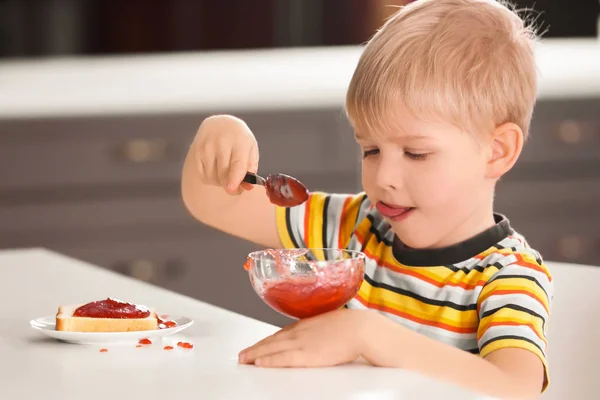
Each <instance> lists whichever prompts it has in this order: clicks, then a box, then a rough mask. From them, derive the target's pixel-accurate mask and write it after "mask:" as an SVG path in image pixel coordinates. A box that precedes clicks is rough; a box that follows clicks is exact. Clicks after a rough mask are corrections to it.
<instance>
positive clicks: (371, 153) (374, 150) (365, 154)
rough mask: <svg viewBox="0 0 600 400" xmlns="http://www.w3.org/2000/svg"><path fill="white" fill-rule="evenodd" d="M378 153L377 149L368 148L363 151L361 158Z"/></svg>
mask: <svg viewBox="0 0 600 400" xmlns="http://www.w3.org/2000/svg"><path fill="white" fill-rule="evenodd" d="M376 154H379V149H369V150H364V151H363V158H367V157H368V156H374V155H376Z"/></svg>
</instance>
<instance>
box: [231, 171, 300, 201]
mask: <svg viewBox="0 0 600 400" xmlns="http://www.w3.org/2000/svg"><path fill="white" fill-rule="evenodd" d="M242 182H246V183H250V184H252V185H261V186H264V187H265V189H266V191H267V196H268V197H269V200H270V201H271V203H273V204H275V205H278V206H281V207H294V206H298V205H300V204H302V203H304V202H305V201H306V200H307V199H308V189H307V188H306V186H304V185H303V184H302V183H301V182H300V181H299V180H298V179H296V178H292V177H291V176H288V175H284V174H269V175H267V177H266V178H263V177H262V176H260V175H257V174H255V173H252V172H247V173H246V176H245V177H244V179H243V180H242Z"/></svg>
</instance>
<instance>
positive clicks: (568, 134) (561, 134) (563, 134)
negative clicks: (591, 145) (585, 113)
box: [558, 120, 583, 144]
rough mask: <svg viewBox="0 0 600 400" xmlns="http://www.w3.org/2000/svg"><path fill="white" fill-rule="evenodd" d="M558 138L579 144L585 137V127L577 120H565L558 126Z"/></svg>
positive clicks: (567, 142) (568, 142)
mask: <svg viewBox="0 0 600 400" xmlns="http://www.w3.org/2000/svg"><path fill="white" fill-rule="evenodd" d="M558 138H559V139H560V140H561V142H563V143H566V144H577V143H580V142H581V140H582V139H583V129H582V127H581V124H580V123H579V122H577V121H572V120H565V121H562V122H561V123H560V125H559V126H558Z"/></svg>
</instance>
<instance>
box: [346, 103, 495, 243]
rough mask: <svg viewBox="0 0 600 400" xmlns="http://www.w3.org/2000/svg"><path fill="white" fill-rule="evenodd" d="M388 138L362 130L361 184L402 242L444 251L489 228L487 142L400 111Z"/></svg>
mask: <svg viewBox="0 0 600 400" xmlns="http://www.w3.org/2000/svg"><path fill="white" fill-rule="evenodd" d="M395 121H400V122H399V123H398V124H395V128H394V129H393V132H360V131H356V139H357V142H358V143H359V145H360V147H361V152H362V156H363V159H362V184H363V188H364V190H365V192H366V193H367V195H368V197H369V198H370V199H371V200H372V201H373V203H374V204H375V205H376V207H377V209H378V210H379V211H380V213H381V214H382V215H383V216H384V217H385V218H386V220H387V221H389V222H390V224H391V226H392V229H393V230H394V232H395V233H396V235H397V236H398V237H399V239H400V240H401V241H402V242H403V243H404V244H406V245H407V246H409V247H412V248H436V247H445V246H449V245H452V244H455V243H458V242H460V241H463V240H466V239H468V238H470V237H472V236H473V235H475V234H477V233H479V232H480V231H481V230H483V229H485V228H487V227H489V226H490V224H491V223H493V216H492V196H493V182H492V181H491V180H489V179H486V166H487V159H488V157H489V156H488V155H489V152H488V151H486V147H485V146H486V144H485V143H484V141H477V140H475V138H474V137H473V136H472V135H470V134H468V133H466V132H463V131H461V130H459V129H458V128H456V127H455V126H453V125H451V124H447V123H442V122H424V121H420V120H418V119H416V118H414V117H412V116H411V115H410V114H408V113H407V112H404V111H402V110H400V112H399V113H397V115H395Z"/></svg>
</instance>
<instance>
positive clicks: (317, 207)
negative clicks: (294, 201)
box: [275, 192, 366, 248]
mask: <svg viewBox="0 0 600 400" xmlns="http://www.w3.org/2000/svg"><path fill="white" fill-rule="evenodd" d="M365 200H366V194H364V193H359V194H331V193H324V192H312V193H310V195H309V197H308V200H307V201H306V202H304V203H303V204H301V205H299V206H296V207H279V206H277V207H276V211H275V212H276V221H277V232H278V234H279V237H280V239H281V242H282V243H283V246H284V247H285V248H302V247H308V248H345V247H346V246H347V245H348V242H349V241H350V237H351V236H352V232H353V231H354V228H355V226H356V222H357V219H358V217H359V215H360V214H361V210H362V209H363V208H364V207H365V203H366V202H365Z"/></svg>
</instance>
